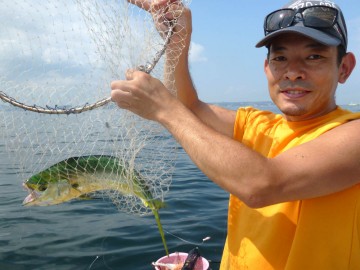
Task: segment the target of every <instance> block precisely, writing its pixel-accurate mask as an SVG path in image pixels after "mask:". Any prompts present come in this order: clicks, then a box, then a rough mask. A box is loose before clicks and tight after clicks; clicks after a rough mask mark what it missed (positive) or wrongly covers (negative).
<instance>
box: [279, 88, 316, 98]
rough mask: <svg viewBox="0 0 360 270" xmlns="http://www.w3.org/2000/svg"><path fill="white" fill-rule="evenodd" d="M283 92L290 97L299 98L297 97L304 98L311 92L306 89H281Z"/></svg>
mask: <svg viewBox="0 0 360 270" xmlns="http://www.w3.org/2000/svg"><path fill="white" fill-rule="evenodd" d="M281 93H282V94H284V95H285V96H286V97H288V98H291V99H297V98H302V97H304V96H306V95H307V94H308V93H310V91H306V90H284V91H281Z"/></svg>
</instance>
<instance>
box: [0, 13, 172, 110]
mask: <svg viewBox="0 0 360 270" xmlns="http://www.w3.org/2000/svg"><path fill="white" fill-rule="evenodd" d="M175 25H176V20H172V21H169V28H168V32H167V35H166V37H165V40H164V44H163V46H162V48H161V49H160V50H159V51H158V52H157V53H156V55H155V57H154V58H153V60H152V61H151V62H148V63H146V64H145V65H140V66H138V67H137V70H139V71H142V72H145V73H147V74H150V73H151V72H152V70H153V69H154V68H155V66H156V64H157V63H158V62H159V60H160V58H161V57H162V56H163V54H164V53H165V51H166V48H167V45H168V44H169V42H170V38H171V36H172V35H173V33H174V27H175ZM0 98H1V100H2V101H4V102H6V103H9V104H11V105H13V106H15V107H18V108H21V109H24V110H26V111H31V112H36V113H43V114H68V115H69V114H79V113H83V112H86V111H91V110H94V109H97V108H100V107H102V106H104V105H106V104H108V103H110V102H111V97H105V98H103V99H100V100H98V101H96V102H94V103H91V104H85V105H84V106H78V107H72V108H65V107H61V106H55V107H51V106H47V105H46V106H45V107H42V106H39V105H36V104H34V105H28V104H25V103H22V102H20V101H17V100H16V99H15V98H13V97H11V96H9V95H7V94H6V93H5V92H2V91H0Z"/></svg>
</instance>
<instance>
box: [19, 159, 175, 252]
mask: <svg viewBox="0 0 360 270" xmlns="http://www.w3.org/2000/svg"><path fill="white" fill-rule="evenodd" d="M129 179H130V180H129ZM23 186H24V187H25V188H26V189H27V190H28V191H29V195H28V196H27V197H26V198H25V199H24V201H23V205H25V206H48V205H55V204H60V203H64V202H67V201H70V200H73V199H76V198H83V197H87V196H88V194H91V193H94V192H98V191H105V190H114V191H117V192H119V193H121V194H123V195H133V196H136V197H138V198H139V199H140V200H141V201H142V203H143V204H144V206H145V207H147V208H149V209H151V211H152V212H153V214H154V216H155V220H156V223H157V225H158V228H159V232H160V235H161V239H162V242H163V245H164V248H165V252H166V254H169V253H168V248H167V245H166V241H165V236H164V231H163V229H162V225H161V223H160V217H159V213H158V210H159V209H160V208H162V207H163V206H164V203H163V202H162V201H160V200H157V199H154V198H153V195H152V193H151V191H150V188H149V186H148V185H147V183H146V180H145V179H144V178H143V177H142V176H141V175H140V174H139V173H138V172H136V171H133V172H132V173H131V175H130V176H129V173H127V172H126V171H125V164H124V162H122V161H121V160H120V159H118V158H116V157H113V156H82V157H71V158H68V159H65V160H63V161H61V162H59V163H56V164H54V165H52V166H51V167H49V168H48V169H46V170H44V171H41V172H39V173H38V174H35V175H33V176H31V177H30V178H29V179H27V180H26V181H25V182H24V184H23Z"/></svg>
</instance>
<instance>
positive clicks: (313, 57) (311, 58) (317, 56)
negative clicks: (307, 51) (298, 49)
mask: <svg viewBox="0 0 360 270" xmlns="http://www.w3.org/2000/svg"><path fill="white" fill-rule="evenodd" d="M321 58H322V56H321V55H318V54H313V55H310V56H309V57H308V59H310V60H317V59H321Z"/></svg>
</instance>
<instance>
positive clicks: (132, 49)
mask: <svg viewBox="0 0 360 270" xmlns="http://www.w3.org/2000/svg"><path fill="white" fill-rule="evenodd" d="M144 2H146V1H144ZM187 2H188V1H183V4H188V3H187ZM168 9H169V7H163V8H162V9H160V10H158V11H157V13H158V14H155V15H154V14H153V15H154V17H155V18H158V19H159V21H160V20H161V18H162V16H164V15H163V14H164V10H168ZM180 12H181V10H180ZM177 14H178V15H180V13H177ZM0 15H1V17H0V28H1V31H0V44H1V46H0V97H1V98H2V99H3V100H4V101H5V102H4V103H1V104H0V128H1V130H2V134H3V140H4V142H5V143H6V149H7V150H8V152H9V154H10V157H11V158H12V160H13V161H14V163H16V164H17V165H18V166H19V168H20V169H19V173H20V175H21V177H22V179H23V180H25V179H28V178H29V177H30V176H32V175H34V174H36V173H38V172H41V171H43V170H45V169H47V168H49V167H50V166H52V165H54V164H56V163H58V162H60V161H63V160H66V159H68V158H70V157H80V156H92V155H96V156H101V155H104V156H112V157H116V158H117V159H119V160H121V162H122V164H126V166H125V168H124V172H122V173H121V175H124V177H119V173H118V172H114V173H113V176H114V177H113V178H114V179H115V180H116V181H118V183H119V186H121V184H122V183H126V184H128V186H129V187H130V188H133V182H132V177H133V176H134V174H137V173H140V174H141V176H142V178H143V179H145V181H146V185H145V186H146V188H147V189H148V190H149V192H150V193H151V196H152V197H153V199H157V200H161V201H162V200H163V199H164V195H165V194H166V192H167V191H168V188H169V185H170V183H171V173H172V170H173V167H174V159H175V143H174V141H172V139H171V137H170V136H169V135H168V134H167V133H166V131H165V130H164V129H163V128H162V127H161V126H159V125H157V124H155V123H153V122H149V121H144V120H142V119H140V118H139V117H137V116H135V115H133V114H131V113H129V112H127V111H123V110H120V109H118V108H117V107H116V106H115V105H114V104H112V103H109V101H110V98H109V96H110V82H111V81H112V80H117V79H124V74H125V72H126V70H127V69H129V68H138V69H142V70H144V71H145V72H148V73H150V72H151V74H152V76H154V77H157V78H159V79H160V80H162V81H164V82H166V85H167V86H168V88H169V90H170V91H172V92H175V89H174V82H173V81H171V71H172V70H173V68H174V67H175V65H176V63H177V59H178V56H179V54H180V52H181V50H182V48H183V40H177V41H176V43H174V42H172V44H171V46H168V47H167V45H168V43H169V42H170V39H171V37H172V35H173V33H172V31H173V28H172V27H174V26H178V22H177V20H173V21H171V22H169V23H168V27H165V28H164V32H163V33H160V34H159V33H158V30H156V28H155V26H154V21H153V17H152V16H151V15H150V14H149V13H148V12H146V11H144V10H143V9H141V8H139V7H137V6H135V5H131V4H128V3H127V1H125V0H124V1H121V0H106V1H103V0H87V1H85V0H62V1H51V0H47V1H43V0H31V1H30V0H21V1H20V0H15V1H7V0H0ZM178 15H177V16H178ZM165 50H167V52H166V54H167V55H168V56H171V58H169V57H168V59H167V64H168V67H167V68H166V72H165V71H164V63H163V61H164V59H163V58H161V56H162V54H163V53H164V51H165ZM170 50H171V51H170ZM37 112H41V113H37ZM54 114H55V115H54ZM110 178H111V177H110ZM112 187H113V186H112ZM104 192H105V193H104V195H106V196H110V197H111V199H112V200H113V202H114V203H115V204H116V205H117V206H118V208H119V209H121V210H123V211H126V212H129V213H136V214H140V215H142V214H147V213H150V212H151V210H150V209H149V208H148V207H146V205H144V202H143V201H142V200H141V198H139V197H138V196H134V194H132V193H131V192H130V193H129V192H128V193H126V192H122V191H121V190H120V189H119V190H117V189H114V188H110V186H109V188H108V190H107V191H104Z"/></svg>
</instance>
